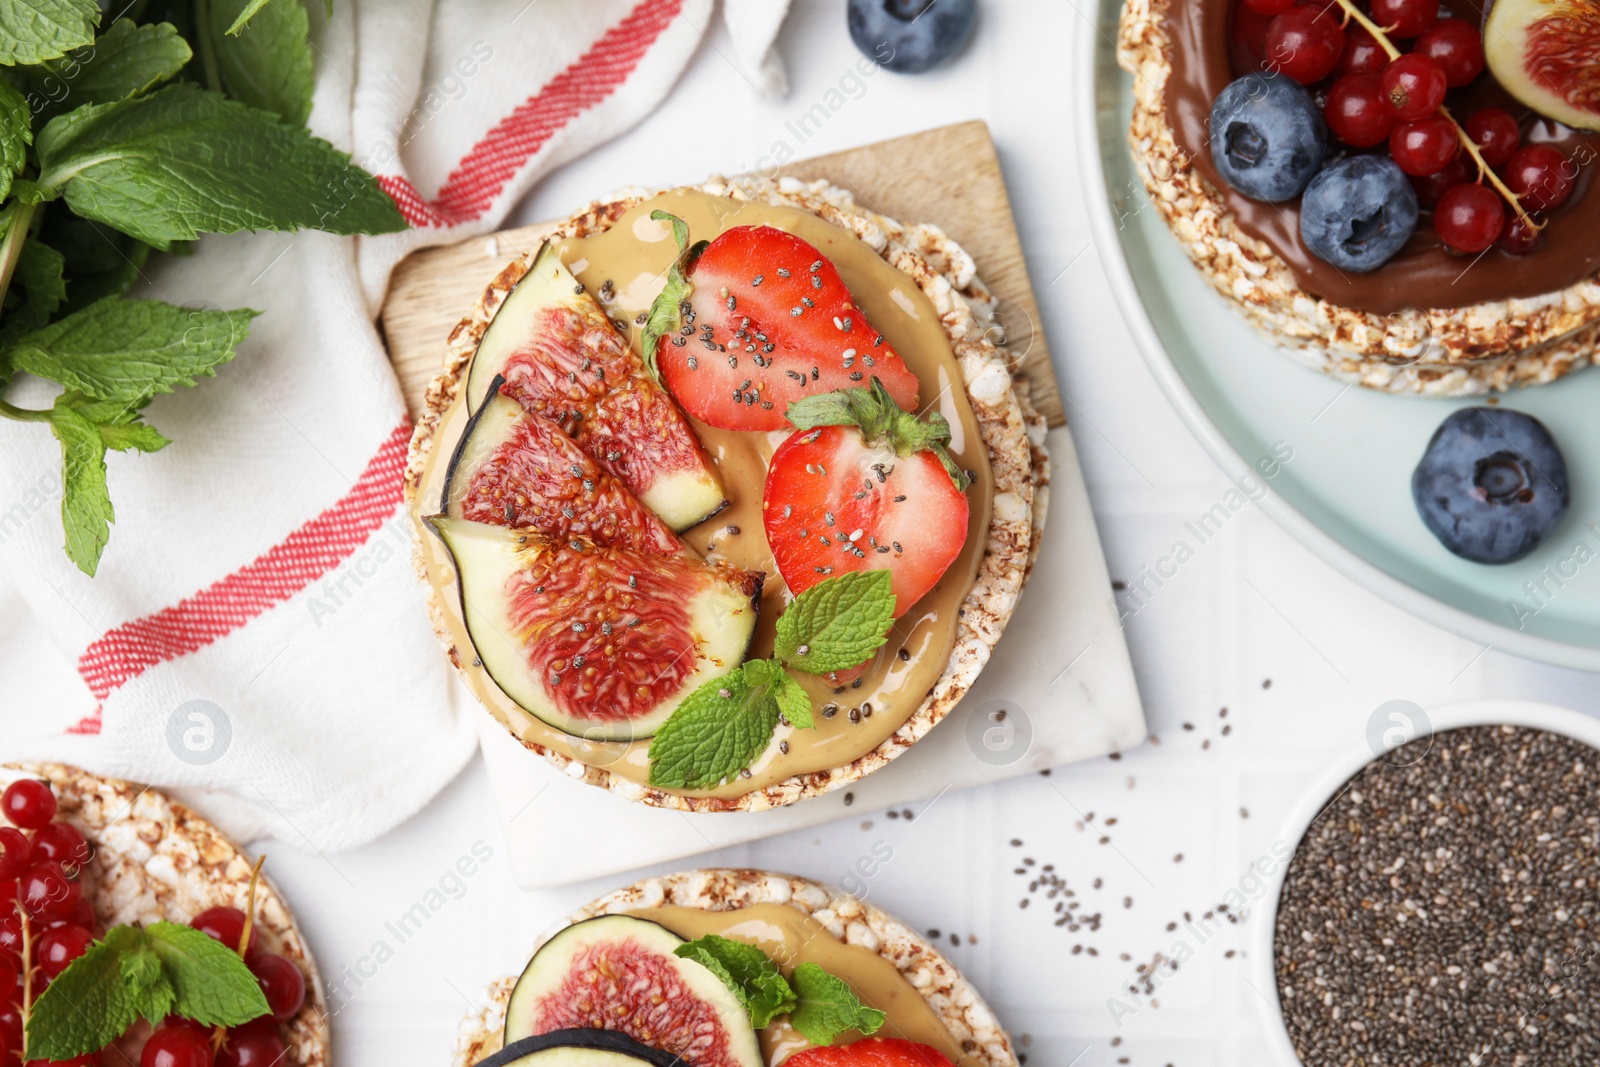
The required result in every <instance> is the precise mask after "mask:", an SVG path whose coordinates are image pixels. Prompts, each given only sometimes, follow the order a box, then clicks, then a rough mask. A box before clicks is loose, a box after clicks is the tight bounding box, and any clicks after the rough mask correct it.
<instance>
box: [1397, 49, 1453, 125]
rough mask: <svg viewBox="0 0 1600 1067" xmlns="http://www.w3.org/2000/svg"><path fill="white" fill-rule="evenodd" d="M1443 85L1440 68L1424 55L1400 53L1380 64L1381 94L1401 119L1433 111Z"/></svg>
mask: <svg viewBox="0 0 1600 1067" xmlns="http://www.w3.org/2000/svg"><path fill="white" fill-rule="evenodd" d="M1446 88H1447V83H1446V82H1445V77H1444V68H1443V67H1441V66H1440V65H1439V61H1438V60H1436V59H1431V58H1429V57H1428V56H1419V55H1417V54H1416V53H1412V54H1410V55H1404V56H1401V57H1400V58H1399V59H1396V60H1395V61H1394V62H1393V63H1390V64H1389V65H1388V66H1387V67H1384V68H1383V91H1384V94H1385V96H1386V97H1387V99H1388V101H1389V106H1390V107H1391V108H1393V109H1394V113H1395V114H1396V115H1398V116H1399V117H1400V119H1401V121H1403V122H1413V121H1415V120H1417V119H1420V118H1423V117H1424V116H1427V115H1431V114H1433V113H1434V112H1435V111H1437V110H1438V109H1439V105H1440V104H1442V103H1444V93H1445V89H1446Z"/></svg>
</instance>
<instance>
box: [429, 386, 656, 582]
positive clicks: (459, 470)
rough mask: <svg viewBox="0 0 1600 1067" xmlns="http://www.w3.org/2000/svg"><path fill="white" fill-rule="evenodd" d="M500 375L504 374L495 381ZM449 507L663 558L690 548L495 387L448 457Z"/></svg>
mask: <svg viewBox="0 0 1600 1067" xmlns="http://www.w3.org/2000/svg"><path fill="white" fill-rule="evenodd" d="M496 381H499V379H496ZM443 503H444V511H445V513H446V514H447V515H449V516H450V517H451V518H453V519H470V520H472V521H473V522H482V523H488V524H489V525H491V526H510V527H514V528H516V529H528V530H533V531H535V532H537V533H541V534H544V535H546V536H548V537H551V538H554V539H555V540H558V541H566V540H570V539H571V538H574V537H576V538H580V539H582V540H586V541H591V542H593V543H594V544H596V545H599V546H601V547H602V548H607V547H613V546H615V547H619V548H631V549H634V550H636V551H639V552H650V553H653V554H655V555H660V556H673V555H678V554H680V553H682V552H684V551H685V547H684V544H683V542H682V541H680V540H679V539H678V536H677V535H676V534H674V533H673V532H672V531H671V530H669V529H667V527H666V526H665V525H664V524H663V523H662V521H661V520H660V519H658V518H657V517H656V516H655V513H654V512H652V511H651V510H650V509H649V508H646V507H645V506H644V505H643V504H641V503H640V502H639V500H638V498H637V497H635V496H634V495H633V494H632V493H630V492H628V490H627V488H626V487H624V486H623V484H622V483H621V482H620V481H618V480H617V478H616V477H615V476H614V475H612V474H611V473H610V472H609V471H607V470H605V469H604V468H602V467H601V466H600V465H599V464H597V463H596V462H595V461H594V460H592V459H590V458H589V457H588V456H587V455H585V454H584V452H583V450H582V449H580V448H579V447H578V446H577V445H576V444H574V443H573V441H572V438H570V437H568V436H567V435H566V434H564V433H562V432H561V428H560V427H559V426H557V425H556V424H555V423H553V422H551V421H550V420H549V419H541V418H538V417H537V416H534V415H530V414H528V413H527V412H526V411H524V410H523V409H522V405H520V404H518V403H517V402H516V401H515V400H512V399H511V398H510V397H508V396H504V395H502V394H500V393H499V392H498V386H497V387H495V388H494V389H492V390H491V392H490V395H489V399H488V400H487V401H486V402H485V403H484V405H483V406H482V407H480V408H479V409H478V413H477V414H476V415H474V416H472V420H471V421H470V422H469V423H467V428H466V431H465V432H464V433H463V434H462V435H461V443H460V444H459V445H458V446H457V447H456V454H455V456H454V457H452V458H451V460H450V469H449V472H448V474H447V475H446V481H445V490H444V502H443Z"/></svg>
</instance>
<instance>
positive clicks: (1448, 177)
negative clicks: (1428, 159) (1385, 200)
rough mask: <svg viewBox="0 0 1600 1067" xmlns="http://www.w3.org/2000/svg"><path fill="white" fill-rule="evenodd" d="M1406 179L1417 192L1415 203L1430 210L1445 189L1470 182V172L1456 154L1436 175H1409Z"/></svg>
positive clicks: (1467, 166)
mask: <svg viewBox="0 0 1600 1067" xmlns="http://www.w3.org/2000/svg"><path fill="white" fill-rule="evenodd" d="M1407 177H1408V178H1409V179H1410V181H1411V188H1413V189H1415V190H1416V191H1417V203H1419V204H1421V205H1422V206H1423V207H1425V208H1431V207H1433V205H1435V204H1437V203H1438V202H1439V198H1440V197H1441V196H1443V195H1444V191H1445V190H1446V189H1449V188H1451V187H1452V186H1456V185H1460V184H1461V183H1462V182H1464V181H1471V180H1472V170H1471V167H1470V166H1469V165H1468V163H1467V161H1466V160H1465V159H1464V158H1462V156H1461V155H1460V154H1459V153H1458V154H1457V155H1456V156H1455V158H1453V159H1451V160H1450V162H1448V163H1446V164H1445V165H1444V169H1443V170H1441V171H1439V172H1438V173H1436V174H1424V175H1416V174H1411V175H1407Z"/></svg>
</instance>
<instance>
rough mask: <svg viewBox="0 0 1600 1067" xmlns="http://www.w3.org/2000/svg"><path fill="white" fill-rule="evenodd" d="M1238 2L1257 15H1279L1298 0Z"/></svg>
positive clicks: (1244, 0) (1241, 0) (1247, 0)
mask: <svg viewBox="0 0 1600 1067" xmlns="http://www.w3.org/2000/svg"><path fill="white" fill-rule="evenodd" d="M1240 2H1241V3H1243V4H1244V6H1245V7H1247V8H1249V9H1250V10H1251V11H1254V12H1255V13H1256V14H1258V15H1281V14H1283V13H1284V12H1285V11H1287V10H1289V9H1290V8H1291V7H1293V6H1294V5H1295V4H1296V3H1297V2H1298V0H1240Z"/></svg>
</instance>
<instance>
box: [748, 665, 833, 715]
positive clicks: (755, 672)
mask: <svg viewBox="0 0 1600 1067" xmlns="http://www.w3.org/2000/svg"><path fill="white" fill-rule="evenodd" d="M744 672H745V677H747V678H749V679H751V680H752V681H753V682H760V683H761V684H763V685H765V686H767V687H768V688H769V689H770V690H771V691H772V697H773V699H774V700H776V701H777V702H778V711H780V712H781V713H782V714H783V717H784V719H785V720H786V721H787V722H788V723H789V725H790V726H793V727H795V728H796V729H798V730H809V729H810V728H811V727H812V726H814V725H816V724H815V723H814V722H812V720H811V697H810V696H809V695H808V694H807V693H806V691H805V687H804V686H802V685H801V684H800V683H799V682H797V681H795V680H794V679H793V678H791V677H790V676H789V672H788V671H786V670H784V669H783V664H781V663H778V662H777V661H775V660H770V659H755V660H751V661H750V662H749V663H746V664H745V665H744Z"/></svg>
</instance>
